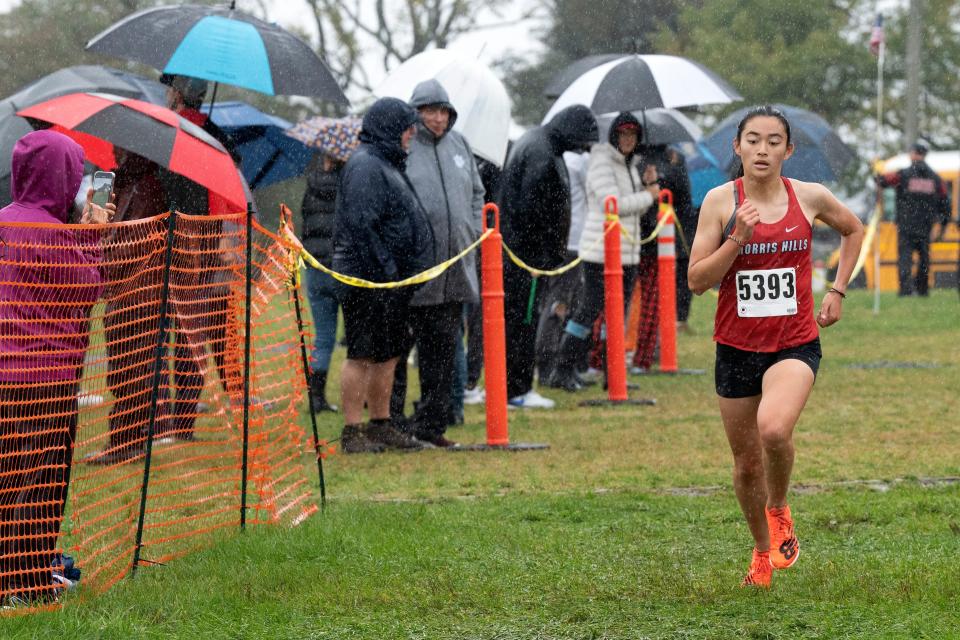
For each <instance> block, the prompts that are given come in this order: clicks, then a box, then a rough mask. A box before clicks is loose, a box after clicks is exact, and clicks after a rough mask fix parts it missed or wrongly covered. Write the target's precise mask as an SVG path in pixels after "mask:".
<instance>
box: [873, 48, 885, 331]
mask: <svg viewBox="0 0 960 640" xmlns="http://www.w3.org/2000/svg"><path fill="white" fill-rule="evenodd" d="M885 40H886V38H881V39H880V44H879V49H878V52H877V139H876V155H875V158H876V160H877V161H879V160H880V153H881V149H882V146H881V145H882V138H883V61H884V56H885V55H886V52H887V43H886V42H885ZM883 205H884V202H883V188H882V187H877V206H878V207H879V211H878V212H877V214H878V215H879V216H880V218H879V219H878V220H877V230H876V233H874V234H873V315H879V313H880V223H881V222H883Z"/></svg>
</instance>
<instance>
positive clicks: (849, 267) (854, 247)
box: [794, 182, 863, 327]
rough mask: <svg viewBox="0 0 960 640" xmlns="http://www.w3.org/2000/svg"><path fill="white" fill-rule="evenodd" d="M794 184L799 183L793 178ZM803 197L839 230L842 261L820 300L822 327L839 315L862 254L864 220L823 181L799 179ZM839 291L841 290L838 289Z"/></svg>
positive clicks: (818, 215)
mask: <svg viewBox="0 0 960 640" xmlns="http://www.w3.org/2000/svg"><path fill="white" fill-rule="evenodd" d="M794 184H798V183H797V182H794ZM800 184H801V190H802V193H803V195H802V196H801V197H802V198H803V199H804V200H808V201H811V202H812V203H813V205H814V206H813V210H814V211H816V212H817V213H816V215H815V216H814V218H819V219H820V220H822V221H823V222H824V223H826V224H827V225H828V226H829V227H831V228H832V229H834V230H836V231H837V232H838V233H839V234H840V262H839V264H838V265H837V277H836V279H834V282H833V287H832V288H831V290H828V291H827V293H826V294H824V296H823V302H822V303H821V304H820V313H818V314H817V323H819V324H820V326H821V327H829V326H830V325H832V324H833V323H835V322H836V321H837V320H839V319H840V314H841V303H842V302H843V295H841V293H846V290H847V285H848V284H849V283H850V276H851V274H852V273H853V268H854V267H855V266H856V264H857V259H858V258H859V257H860V246H861V245H862V244H863V223H861V222H860V219H859V218H857V216H855V215H853V212H852V211H850V209H848V208H847V206H846V205H844V204H843V203H842V202H840V201H839V200H837V197H836V196H834V195H833V194H832V193H831V192H830V190H829V189H827V188H826V187H824V186H823V185H821V184H816V183H800ZM838 292H840V293H838Z"/></svg>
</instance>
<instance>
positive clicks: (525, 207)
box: [499, 105, 600, 409]
mask: <svg viewBox="0 0 960 640" xmlns="http://www.w3.org/2000/svg"><path fill="white" fill-rule="evenodd" d="M599 139H600V136H599V131H598V128H597V119H596V118H595V117H594V116H593V114H592V113H591V112H590V109H588V108H587V107H585V106H583V105H574V106H571V107H567V108H566V109H564V110H562V111H560V112H559V113H557V115H555V116H554V117H553V118H552V119H551V120H550V122H548V123H547V124H545V125H543V126H540V127H535V128H534V129H531V130H530V131H528V132H527V133H525V134H524V135H523V136H522V137H521V138H520V139H519V140H517V143H516V145H514V147H513V149H512V150H511V151H510V156H509V157H508V158H507V163H506V165H505V166H504V169H503V176H502V178H501V183H500V198H499V202H500V230H501V233H502V234H503V241H504V243H505V244H506V245H507V246H509V247H510V249H512V250H513V252H514V253H516V254H517V256H518V257H519V258H520V259H521V260H523V261H524V262H525V263H527V264H528V265H530V266H532V267H536V268H539V269H554V268H556V267H559V266H561V265H562V264H563V262H564V258H565V256H566V248H567V236H568V235H569V233H570V179H569V175H568V174H567V167H566V165H565V164H564V162H563V153H564V152H565V151H577V152H580V151H586V150H589V148H590V146H591V145H593V144H594V143H596V142H597V141H598V140H599ZM503 288H504V322H505V324H506V333H507V397H508V398H510V400H509V402H510V404H511V405H513V406H516V407H522V408H528V407H529V408H544V409H550V408H553V406H554V402H553V401H552V400H549V399H547V398H544V397H543V396H541V395H540V394H538V393H537V392H536V391H534V390H533V370H534V360H535V357H536V349H535V343H536V334H537V318H538V317H539V306H540V305H539V299H540V294H541V292H542V290H543V287H539V286H537V283H536V282H535V281H534V279H533V277H532V276H531V275H530V273H529V272H527V271H526V270H523V269H521V268H520V267H518V266H516V265H514V264H513V262H512V261H510V260H508V259H504V264H503Z"/></svg>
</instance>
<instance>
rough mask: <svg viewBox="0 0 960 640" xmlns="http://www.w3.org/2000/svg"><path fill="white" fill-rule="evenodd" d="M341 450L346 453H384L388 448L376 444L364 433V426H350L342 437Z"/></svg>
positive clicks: (344, 428)
mask: <svg viewBox="0 0 960 640" xmlns="http://www.w3.org/2000/svg"><path fill="white" fill-rule="evenodd" d="M340 449H342V450H343V452H344V453H383V452H384V451H386V447H385V446H383V445H382V444H380V443H379V442H374V441H373V440H371V439H370V438H368V437H367V435H366V434H365V433H364V431H363V425H360V424H348V425H345V426H344V427H343V434H342V435H341V436H340Z"/></svg>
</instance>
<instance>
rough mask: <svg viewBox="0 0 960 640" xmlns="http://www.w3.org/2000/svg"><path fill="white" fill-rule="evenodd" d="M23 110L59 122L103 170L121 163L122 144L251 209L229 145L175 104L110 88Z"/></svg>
mask: <svg viewBox="0 0 960 640" xmlns="http://www.w3.org/2000/svg"><path fill="white" fill-rule="evenodd" d="M17 115H19V116H21V117H24V118H32V119H34V120H40V121H42V122H47V123H50V124H52V125H54V129H55V130H57V131H60V132H62V133H64V134H65V135H68V136H70V137H71V138H73V139H74V140H76V141H77V143H79V144H80V146H82V147H83V150H84V152H85V153H86V156H87V160H89V161H90V162H92V163H93V164H95V165H97V166H98V167H100V168H101V169H105V170H111V169H113V168H115V167H116V166H117V160H116V156H115V155H114V147H120V148H122V149H125V150H127V151H130V152H133V153H136V154H137V155H140V156H143V157H144V158H147V159H148V160H151V161H153V162H155V163H157V164H158V165H160V166H162V167H164V168H166V169H169V170H170V171H172V172H174V173H177V174H180V175H182V176H184V177H186V178H189V179H190V180H193V181H194V182H196V183H197V184H199V185H202V186H204V187H206V188H207V189H208V190H209V191H211V192H212V193H215V194H217V195H218V196H220V197H221V198H223V199H224V200H226V201H227V203H228V204H229V205H231V206H233V207H236V211H237V212H241V211H246V209H247V197H246V194H245V192H244V189H243V182H242V181H241V178H240V174H239V172H238V170H237V167H236V166H235V165H234V162H233V159H232V158H231V157H230V154H229V153H227V150H226V149H224V147H223V145H222V144H220V143H219V142H218V141H217V140H216V139H214V138H213V137H212V136H211V135H210V134H208V133H207V132H206V131H204V130H203V129H201V128H200V127H198V126H197V125H195V124H193V123H192V122H190V121H188V120H186V119H184V118H182V117H180V116H179V115H177V114H176V113H174V112H173V111H171V110H170V109H167V108H164V107H161V106H158V105H155V104H150V103H149V102H143V101H141V100H134V99H132V98H123V97H121V96H115V95H111V94H107V93H71V94H69V95H65V96H61V97H59V98H54V99H52V100H47V101H46V102H41V103H38V104H35V105H33V106H31V107H27V108H26V109H23V110H21V111H18V112H17Z"/></svg>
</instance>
